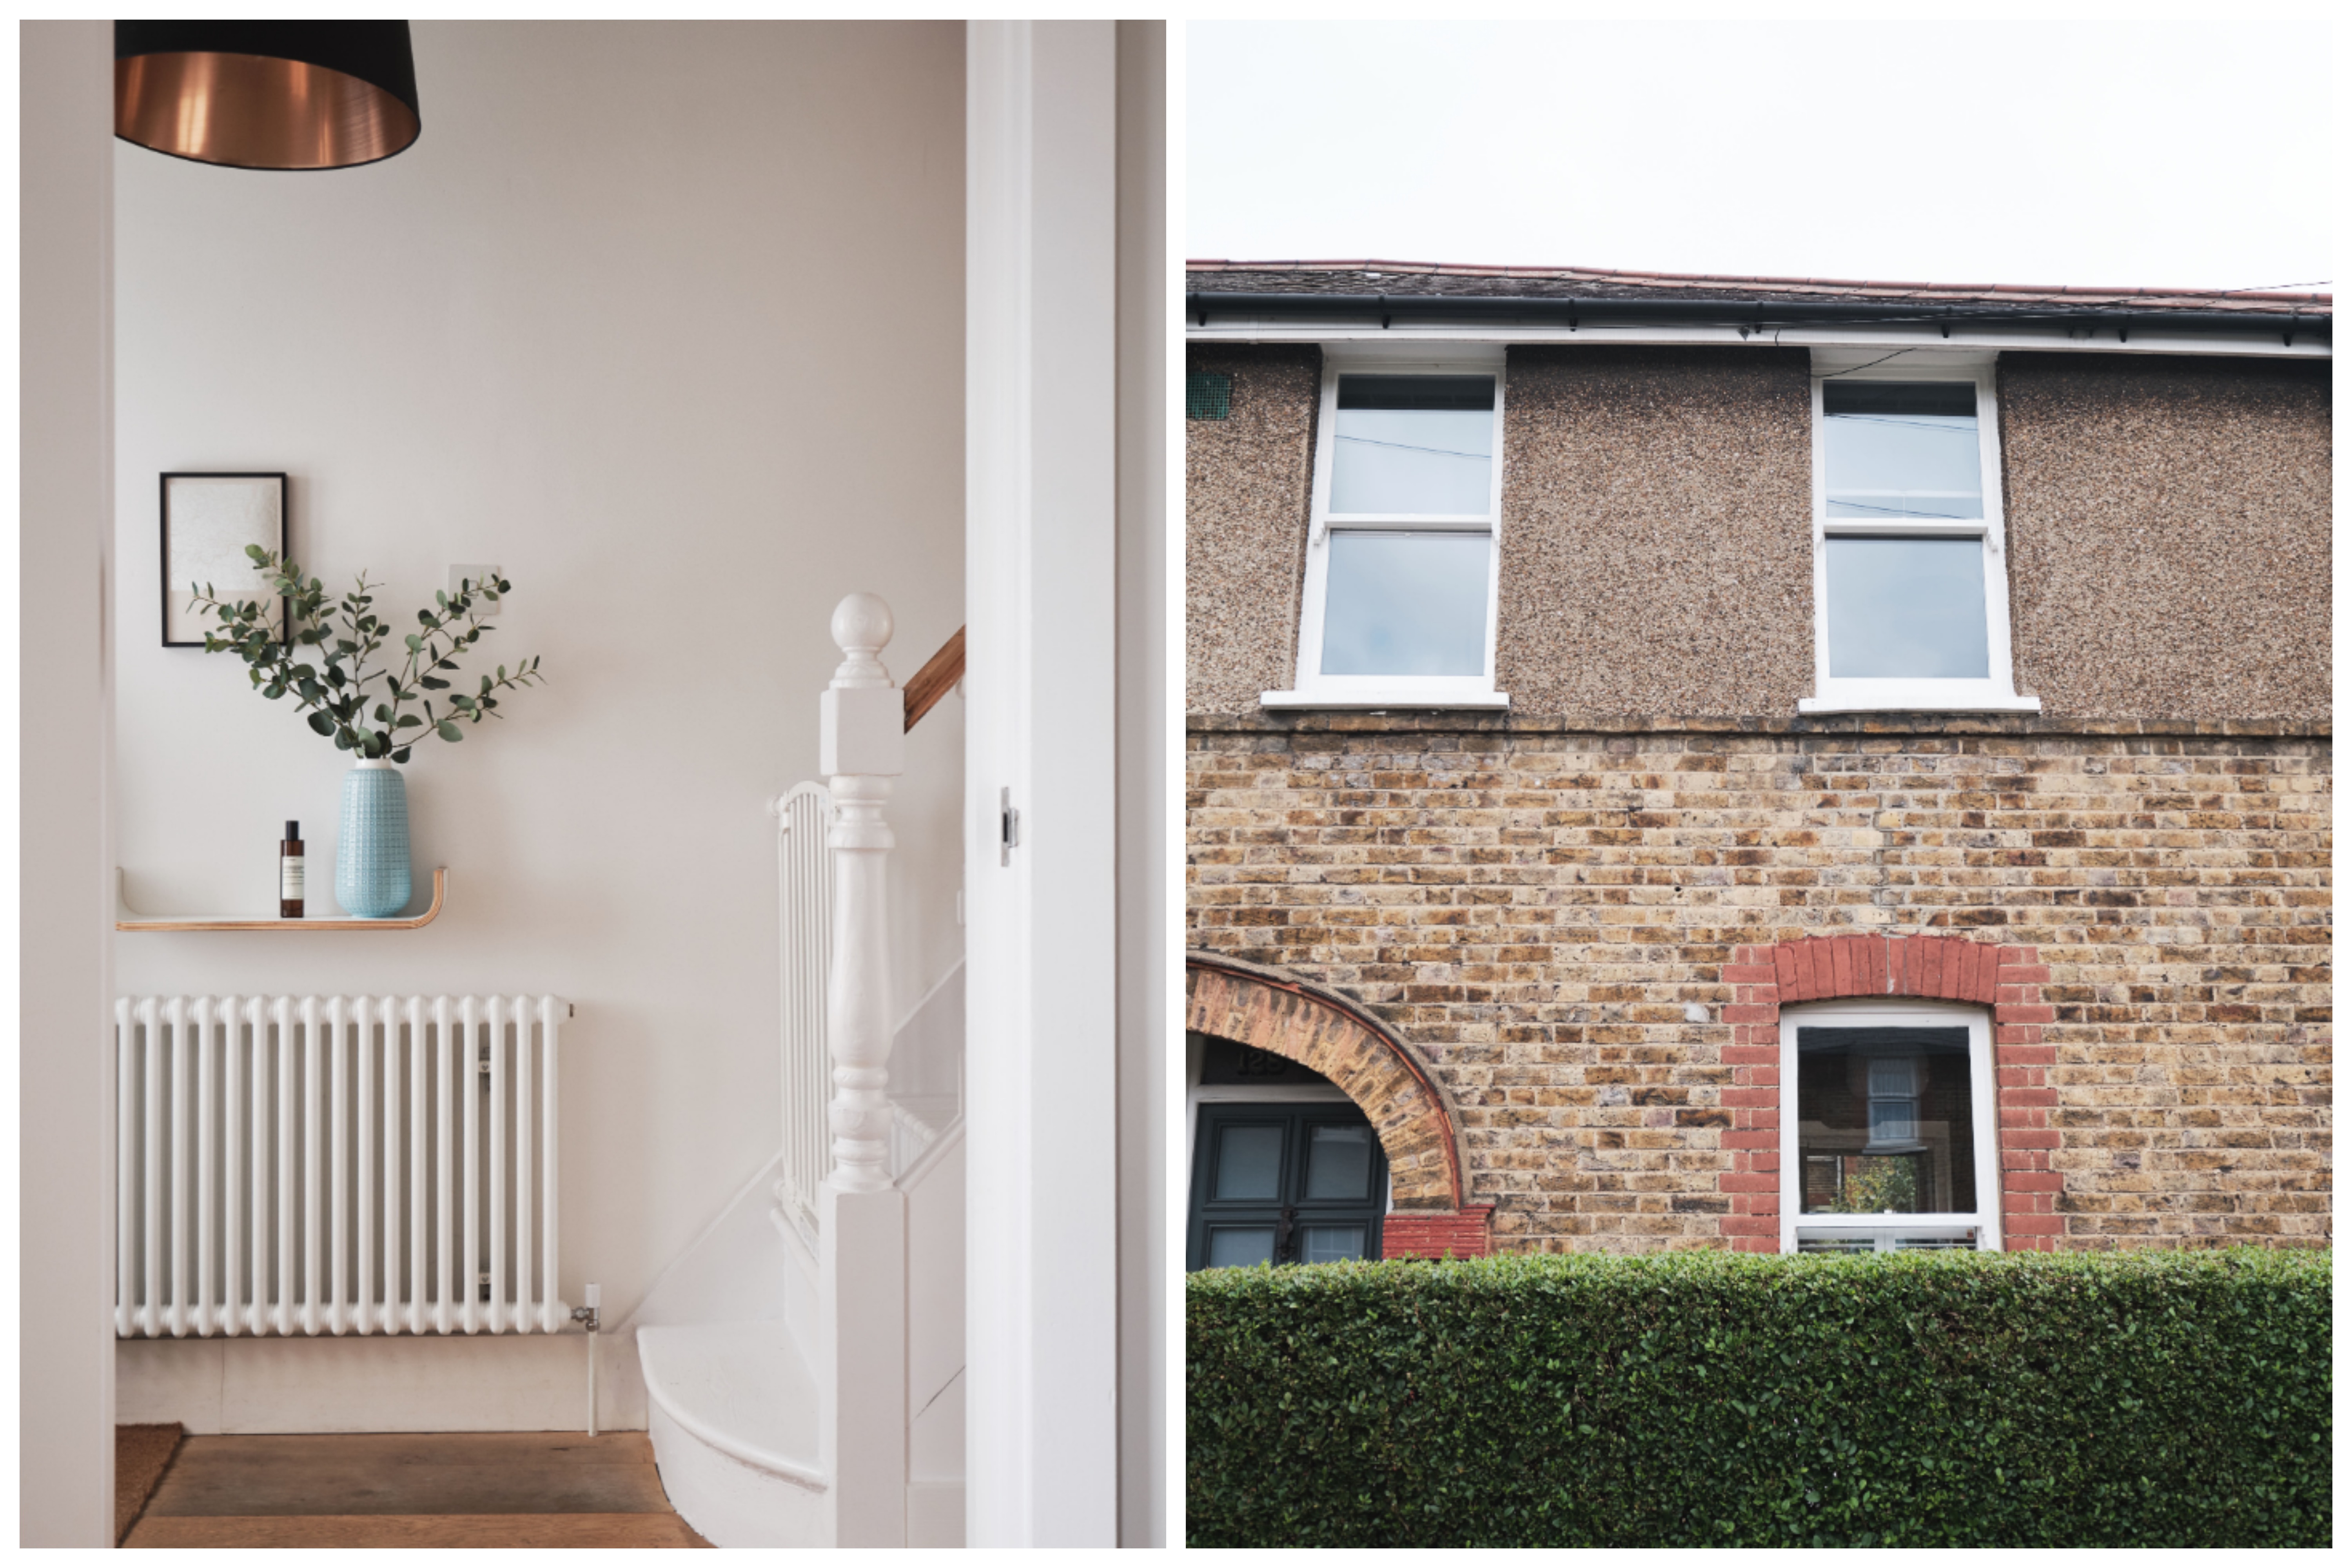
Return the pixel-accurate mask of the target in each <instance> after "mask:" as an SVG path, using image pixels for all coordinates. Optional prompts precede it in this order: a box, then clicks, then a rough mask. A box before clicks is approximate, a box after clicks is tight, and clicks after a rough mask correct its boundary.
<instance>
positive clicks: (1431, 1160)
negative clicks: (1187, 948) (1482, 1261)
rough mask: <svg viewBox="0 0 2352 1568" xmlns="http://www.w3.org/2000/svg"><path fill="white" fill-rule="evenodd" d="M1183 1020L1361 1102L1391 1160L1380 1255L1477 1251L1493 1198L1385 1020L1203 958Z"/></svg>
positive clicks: (1295, 982)
mask: <svg viewBox="0 0 2352 1568" xmlns="http://www.w3.org/2000/svg"><path fill="white" fill-rule="evenodd" d="M1184 980H1185V1013H1184V1026H1185V1027H1186V1028H1188V1029H1198V1030H1199V1031H1201V1032H1202V1034H1206V1035H1214V1036H1216V1037H1219V1038H1220V1039H1227V1040H1234V1041H1238V1042H1239V1043H1241V1044H1243V1045H1245V1046H1249V1047H1254V1048H1255V1049H1258V1050H1262V1051H1272V1052H1274V1053H1275V1054H1276V1055H1277V1056H1282V1057H1287V1058H1290V1059H1291V1060H1292V1061H1295V1062H1298V1063H1301V1064H1303V1065H1304V1066H1306V1067H1307V1068H1312V1069H1313V1070H1314V1071H1316V1072H1318V1073H1320V1074H1322V1075H1323V1076H1324V1077H1325V1078H1327V1079H1330V1080H1331V1081H1332V1082H1333V1083H1335V1084H1337V1085H1339V1088H1340V1089H1343V1090H1345V1091H1346V1092H1347V1095H1348V1098H1349V1099H1350V1100H1354V1101H1355V1102H1356V1103H1357V1104H1358V1105H1359V1106H1360V1107H1362V1108H1363V1110H1364V1114H1365V1116H1366V1117H1367V1118H1368V1119H1369V1120H1370V1122H1371V1124H1372V1128H1373V1131H1374V1132H1375V1134H1376V1135H1377V1136H1378V1137H1379V1139H1380V1141H1381V1149H1382V1150H1383V1152H1386V1153H1387V1155H1388V1160H1389V1181H1390V1188H1389V1196H1390V1202H1391V1205H1392V1206H1391V1208H1390V1210H1389V1212H1388V1214H1387V1215H1385V1216H1384V1217H1383V1218H1382V1219H1381V1257H1382V1258H1447V1257H1452V1258H1484V1257H1486V1256H1487V1255H1488V1254H1490V1253H1492V1252H1493V1251H1494V1249H1495V1241H1494V1222H1495V1205H1493V1204H1491V1203H1472V1202H1469V1201H1468V1197H1469V1194H1468V1192H1467V1191H1466V1187H1465V1182H1464V1180H1463V1171H1462V1154H1461V1134H1460V1131H1459V1125H1460V1123H1459V1120H1458V1118H1457V1116H1456V1113H1455V1111H1454V1105H1453V1102H1452V1100H1451V1099H1450V1097H1449V1096H1448V1095H1447V1094H1446V1093H1445V1090H1444V1088H1443V1087H1442V1086H1441V1085H1440V1084H1439V1082H1438V1080H1437V1079H1436V1077H1435V1076H1434V1075H1433V1074H1432V1073H1431V1072H1430V1070H1429V1069H1428V1068H1427V1067H1426V1066H1425V1065H1424V1064H1423V1062H1421V1061H1420V1060H1419V1059H1418V1058H1416V1057H1415V1055H1414V1054H1413V1052H1412V1050H1411V1049H1410V1048H1408V1047H1406V1045H1405V1043H1404V1041H1403V1040H1402V1038H1400V1037H1398V1036H1397V1034H1396V1033H1395V1032H1394V1031H1393V1030H1391V1028H1389V1026H1387V1025H1385V1024H1383V1023H1381V1021H1380V1019H1378V1018H1377V1017H1375V1016H1372V1015H1371V1014H1370V1013H1369V1012H1366V1011H1365V1010H1364V1009H1363V1008H1362V1007H1360V1006H1359V1005H1357V1004H1356V1003H1354V1002H1352V1001H1350V1000H1349V998H1347V997H1346V996H1343V995H1341V994H1339V993H1338V992H1335V991H1331V990H1328V989H1327V988H1325V987H1323V986H1320V985H1316V984H1311V983H1308V982H1306V981H1303V980H1300V979H1298V978H1297V977H1296V976H1294V975H1287V974H1283V973H1279V972H1276V971H1273V970H1268V969H1264V968H1261V967H1259V966H1257V965H1254V964H1245V963H1239V962H1237V961H1234V960H1231V959H1224V958H1219V957H1216V956H1214V955H1212V954H1207V953H1193V954H1191V955H1188V957H1187V959H1186V963H1185V976H1184Z"/></svg>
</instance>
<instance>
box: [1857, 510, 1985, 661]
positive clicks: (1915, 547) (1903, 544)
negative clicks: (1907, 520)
mask: <svg viewBox="0 0 2352 1568" xmlns="http://www.w3.org/2000/svg"><path fill="white" fill-rule="evenodd" d="M1824 543H1825V544H1826V545H1827V547H1828V550H1829V601H1830V604H1829V609H1830V673H1831V674H1832V675H1836V676H1876V677H1881V678H1888V677H1896V676H1933V677H1940V678H1948V679H1976V680H1981V679H1985V677H1986V674H1987V672H1988V671H1989V669H1990V658H1989V656H1988V654H1987V651H1986V647H1987V638H1986V632H1985V596H1984V580H1985V572H1984V541H1982V540H1981V539H1885V538H1874V537H1856V536H1852V535H1846V534H1835V533H1833V534H1831V535H1830V536H1829V537H1828V539H1827V540H1825V541H1824Z"/></svg>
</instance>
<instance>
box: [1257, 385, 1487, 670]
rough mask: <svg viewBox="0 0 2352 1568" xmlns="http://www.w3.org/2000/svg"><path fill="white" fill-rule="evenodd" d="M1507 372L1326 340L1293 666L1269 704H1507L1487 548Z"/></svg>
mask: <svg viewBox="0 0 2352 1568" xmlns="http://www.w3.org/2000/svg"><path fill="white" fill-rule="evenodd" d="M1502 419H1503V376H1502V363H1501V359H1500V354H1499V352H1496V353H1494V354H1493V355H1492V356H1491V357H1485V358H1470V359H1462V360H1453V361H1443V360H1423V361H1416V362H1402V361H1395V360H1387V361H1382V360H1375V359H1370V358H1358V357H1355V356H1352V355H1350V354H1349V353H1347V352H1345V350H1344V349H1343V348H1341V347H1339V346H1338V345H1334V346H1333V347H1332V348H1330V349H1328V350H1327V351H1326V354H1325V362H1324V374H1323V406H1322V416H1321V418H1320V420H1319V421H1318V426H1317V429H1318V439H1317V451H1316V460H1315V490H1314V501H1313V507H1312V510H1311V516H1310V521H1309V531H1308V538H1307V580H1306V584H1305V591H1304V594H1303V595H1302V600H1303V604H1302V609H1301V615H1300V626H1299V639H1298V672H1297V679H1296V681H1295V682H1294V686H1295V688H1296V689H1294V690H1291V691H1270V692H1267V693H1266V694H1265V697H1264V698H1263V700H1264V701H1265V704H1266V705H1267V706H1269V707H1283V706H1293V707H1298V706H1308V705H1313V706H1326V707H1329V706H1339V707H1386V706H1391V705H1393V706H1398V707H1412V706H1433V707H1448V706H1477V707H1502V706H1504V705H1505V704H1506V702H1507V699H1505V698H1504V697H1503V696H1502V695H1501V694H1500V693H1498V692H1496V690H1495V679H1494V668H1495V563H1496V521H1497V519H1498V517H1499V515H1500V512H1501V508H1502V469H1503V464H1502Z"/></svg>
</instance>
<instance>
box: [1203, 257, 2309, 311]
mask: <svg viewBox="0 0 2352 1568" xmlns="http://www.w3.org/2000/svg"><path fill="white" fill-rule="evenodd" d="M1374 268H1379V269H1384V270H1388V271H1393V272H1398V273H1412V274H1420V275H1423V276H1437V277H1454V278H1530V279H1549V280H1552V281H1556V282H1577V281H1581V280H1591V281H1592V282H1596V283H1598V282H1607V283H1617V284H1634V285H1646V286H1652V287H1656V288H1660V289H1697V288H1701V287H1706V286H1714V287H1722V286H1725V285H1736V286H1739V287H1743V288H1749V289H1781V290H1784V291H1787V292H1790V293H1838V294H1846V295H1853V294H1862V295H1864V296H1884V295H1896V296H1906V297H1911V298H1918V297H1921V296H1926V297H1929V298H1935V297H1942V296H1953V295H1959V296H1971V297H1978V298H1981V297H1984V296H1987V295H1992V296H2024V297H2031V298H2035V299H2042V300H2114V301H2117V302H2121V301H2124V300H2134V301H2139V302H2143V303H2147V302H2152V301H2155V300H2198V301H2200V302H2206V301H2221V300H2227V301H2233V302H2241V301H2242V302H2244V303H2246V304H2250V305H2255V304H2259V305H2289V306H2293V305H2306V306H2308V305H2316V306H2321V307H2331V308H2332V307H2333V305H2334V303H2335V298H2336V297H2335V296H2334V295H2333V294H2332V293H2326V294H2324V293H2307V294H2305V293H2294V292H2292V291H2288V290H2282V289H2157V288H2145V287H2117V288H2105V289H2103V288H2092V287H2088V286H2085V285H2082V284H2071V283H2060V284H2033V283H1925V282H1897V281H1891V280H1886V279H1851V278H1771V277H1750V276H1741V275H1736V274H1731V273H1712V272H1640V271H1632V270H1627V269H1623V268H1606V267H1532V266H1488V265H1483V264H1474V263H1465V262H1446V261H1394V260H1382V259H1380V258H1364V259H1360V260H1352V261H1349V260H1324V261H1304V260H1288V261H1235V260H1230V259H1196V260H1188V261H1186V262H1185V263H1184V269H1185V271H1186V272H1188V273H1192V272H1348V271H1364V270H1370V269H1374Z"/></svg>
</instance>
